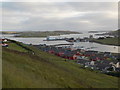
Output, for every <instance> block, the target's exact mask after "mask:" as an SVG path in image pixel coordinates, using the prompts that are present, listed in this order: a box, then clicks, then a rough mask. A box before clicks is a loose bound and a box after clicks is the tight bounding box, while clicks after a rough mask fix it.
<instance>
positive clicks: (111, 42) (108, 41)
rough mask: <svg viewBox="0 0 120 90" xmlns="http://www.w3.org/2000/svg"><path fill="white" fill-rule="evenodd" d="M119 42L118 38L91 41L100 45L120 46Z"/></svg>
mask: <svg viewBox="0 0 120 90" xmlns="http://www.w3.org/2000/svg"><path fill="white" fill-rule="evenodd" d="M119 40H120V38H105V39H93V40H92V41H93V42H97V43H101V44H107V45H116V46H120V43H119Z"/></svg>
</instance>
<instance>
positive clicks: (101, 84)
mask: <svg viewBox="0 0 120 90" xmlns="http://www.w3.org/2000/svg"><path fill="white" fill-rule="evenodd" d="M20 44H21V43H20ZM16 45H17V44H16ZM21 45H23V46H24V47H27V48H29V49H30V50H31V51H32V52H34V53H35V54H32V53H28V51H27V52H26V51H24V50H20V48H22V47H20V46H15V43H13V44H10V46H9V47H8V48H3V52H2V60H3V62H2V66H3V67H2V69H3V72H2V75H3V77H2V85H3V88H118V78H117V77H113V76H108V75H105V74H101V73H97V72H94V71H89V70H87V69H82V68H81V67H80V65H78V64H76V63H74V62H71V61H65V60H64V59H63V58H60V57H57V56H54V55H51V54H48V53H46V52H42V51H40V50H38V49H37V48H35V47H33V46H27V45H24V44H21ZM14 46H15V47H14ZM11 47H14V49H12V48H11ZM23 49H24V48H23Z"/></svg>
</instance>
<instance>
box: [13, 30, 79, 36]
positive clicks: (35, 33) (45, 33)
mask: <svg viewBox="0 0 120 90" xmlns="http://www.w3.org/2000/svg"><path fill="white" fill-rule="evenodd" d="M17 34H18V35H16V36H15V37H46V36H56V35H64V34H81V33H80V32H75V31H43V32H41V31H26V32H18V33H17Z"/></svg>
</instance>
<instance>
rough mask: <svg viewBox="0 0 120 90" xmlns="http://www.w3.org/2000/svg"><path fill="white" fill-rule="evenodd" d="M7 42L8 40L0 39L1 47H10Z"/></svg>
mask: <svg viewBox="0 0 120 90" xmlns="http://www.w3.org/2000/svg"><path fill="white" fill-rule="evenodd" d="M7 41H8V40H7V39H0V46H2V47H8V44H7Z"/></svg>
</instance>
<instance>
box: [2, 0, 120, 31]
mask: <svg viewBox="0 0 120 90" xmlns="http://www.w3.org/2000/svg"><path fill="white" fill-rule="evenodd" d="M117 9H118V6H117V2H116V3H115V2H114V3H113V2H96V3H95V2H49V3H48V2H39V3H36V2H34V3H33V2H32V3H30V2H26V3H25V2H19V3H18V2H4V3H3V5H2V16H3V21H2V29H3V30H20V31H25V30H39V31H44V30H48V31H49V30H75V31H89V30H115V29H117V28H118V26H117V25H118V24H117V23H118V22H117V21H118V20H117V19H118V16H117V15H118V11H117Z"/></svg>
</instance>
